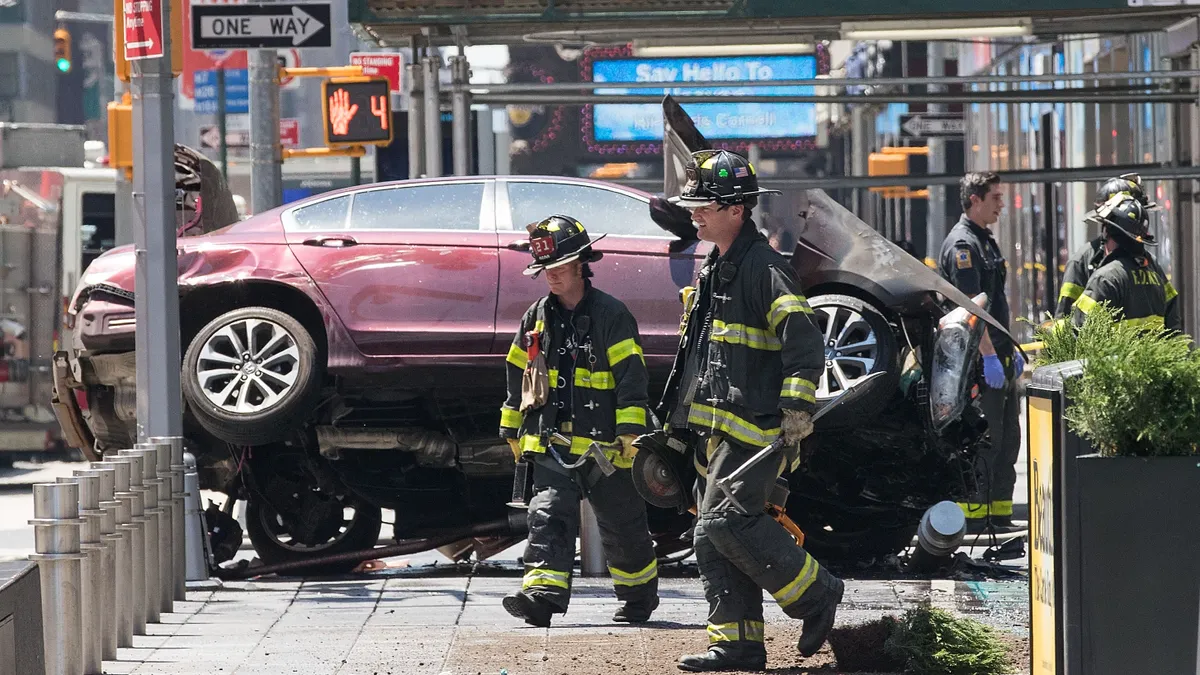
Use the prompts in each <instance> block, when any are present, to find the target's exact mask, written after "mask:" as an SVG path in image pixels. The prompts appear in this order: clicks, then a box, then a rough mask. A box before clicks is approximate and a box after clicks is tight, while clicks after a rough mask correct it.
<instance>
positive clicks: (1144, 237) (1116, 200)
mask: <svg viewBox="0 0 1200 675" xmlns="http://www.w3.org/2000/svg"><path fill="white" fill-rule="evenodd" d="M1087 218H1088V220H1089V221H1091V222H1093V223H1097V224H1099V225H1102V226H1103V227H1104V229H1105V230H1106V231H1107V232H1108V233H1109V234H1110V235H1112V236H1113V238H1114V239H1117V240H1118V241H1120V240H1121V239H1128V240H1131V241H1134V242H1137V243H1139V244H1145V245H1147V246H1155V245H1157V244H1158V242H1156V241H1154V236H1153V235H1151V234H1150V219H1149V218H1147V216H1146V207H1145V206H1143V205H1142V203H1141V202H1140V201H1138V199H1137V198H1136V197H1134V196H1132V195H1130V194H1128V193H1125V192H1120V193H1117V194H1115V195H1113V196H1112V197H1109V198H1108V201H1106V202H1104V203H1103V204H1101V205H1100V206H1099V207H1098V208H1097V209H1096V210H1095V211H1093V212H1092V213H1090V214H1088V216H1087Z"/></svg>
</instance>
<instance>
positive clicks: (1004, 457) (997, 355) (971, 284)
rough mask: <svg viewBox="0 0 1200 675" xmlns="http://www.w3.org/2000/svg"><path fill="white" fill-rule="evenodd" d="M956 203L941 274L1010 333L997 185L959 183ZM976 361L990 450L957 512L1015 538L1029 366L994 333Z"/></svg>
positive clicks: (972, 527)
mask: <svg viewBox="0 0 1200 675" xmlns="http://www.w3.org/2000/svg"><path fill="white" fill-rule="evenodd" d="M959 200H960V202H961V204H962V208H963V215H962V217H961V218H959V221H958V223H957V224H955V226H954V227H953V228H951V230H950V233H949V234H948V235H947V236H946V239H945V240H944V241H943V242H942V250H941V254H940V255H939V272H940V273H941V275H942V276H943V277H944V278H945V279H946V280H947V281H949V282H950V283H952V284H954V286H955V287H957V288H958V290H960V291H962V292H963V293H965V294H967V296H969V297H974V296H976V295H978V294H979V293H986V294H987V305H986V306H985V307H984V310H985V311H987V312H988V313H989V314H991V316H992V318H994V319H995V320H996V321H997V322H999V323H1000V325H1002V326H1004V327H1005V328H1008V326H1009V321H1010V319H1011V317H1010V315H1009V308H1008V295H1007V293H1006V291H1005V288H1004V283H1005V280H1006V278H1007V276H1008V264H1007V263H1006V262H1005V260H1004V255H1003V254H1002V253H1001V252H1000V246H999V244H997V243H996V239H995V238H994V237H993V235H992V230H991V229H990V228H991V226H992V225H994V224H996V222H998V221H999V220H1000V213H1001V211H1003V210H1004V195H1003V193H1002V192H1001V189H1000V177H999V176H997V175H996V174H994V173H968V174H967V175H965V176H963V178H962V180H961V181H960V191H959ZM979 353H980V354H981V355H982V357H983V359H982V361H983V364H982V365H983V379H984V384H985V385H986V386H985V387H984V388H983V392H982V395H981V397H980V398H981V406H982V408H983V415H984V417H985V418H986V419H987V422H988V430H989V433H990V436H991V442H990V443H988V444H985V446H984V447H982V448H980V452H979V456H978V459H977V462H978V464H977V467H976V468H977V471H976V476H977V478H978V481H977V484H976V490H975V493H974V494H973V495H970V496H969V497H968V500H969V501H967V502H965V503H961V502H960V503H959V506H961V507H962V509H963V512H964V513H965V514H966V517H967V532H969V533H972V534H979V533H982V532H986V531H989V530H990V531H994V532H1010V531H1014V530H1016V529H1017V528H1016V527H1015V526H1014V525H1013V522H1012V513H1013V510H1012V498H1013V489H1014V487H1015V486H1016V483H1017V470H1016V463H1017V455H1018V454H1019V453H1020V450H1021V435H1020V434H1021V422H1020V414H1021V412H1020V402H1019V398H1018V391H1017V389H1018V388H1017V386H1016V380H1017V378H1018V377H1020V376H1021V373H1022V372H1023V371H1024V370H1025V360H1024V359H1023V358H1022V356H1021V352H1020V351H1018V350H1016V349H1015V348H1014V345H1013V343H1012V341H1011V340H1009V338H1008V337H1006V336H1004V334H1003V333H1002V332H1001V331H999V330H997V329H995V328H992V327H991V326H988V328H987V330H986V331H984V333H983V338H982V340H981V341H980V345H979Z"/></svg>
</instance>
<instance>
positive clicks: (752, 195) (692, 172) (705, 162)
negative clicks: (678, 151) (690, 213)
mask: <svg viewBox="0 0 1200 675" xmlns="http://www.w3.org/2000/svg"><path fill="white" fill-rule="evenodd" d="M686 173H687V183H685V184H684V186H683V194H681V195H680V196H678V197H671V198H670V199H669V200H667V201H669V202H671V203H672V204H679V205H680V206H684V207H689V208H696V207H699V206H704V205H705V204H712V203H713V202H716V203H718V204H722V205H726V206H732V205H734V204H747V203H748V204H750V205H751V206H753V205H754V204H755V203H757V201H758V200H757V199H756V198H757V197H758V195H765V194H781V193H780V192H779V190H760V189H759V188H758V176H757V175H756V174H755V173H754V167H753V166H751V164H750V162H749V161H748V160H747V159H746V158H745V157H742V156H741V155H739V154H737V153H736V152H730V151H728V150H699V151H697V152H693V153H692V159H691V160H690V161H689V162H688V165H687V169H686Z"/></svg>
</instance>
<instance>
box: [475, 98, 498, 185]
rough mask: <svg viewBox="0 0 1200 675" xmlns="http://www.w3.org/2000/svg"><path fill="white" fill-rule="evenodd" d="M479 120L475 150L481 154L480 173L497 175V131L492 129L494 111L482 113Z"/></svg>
mask: <svg viewBox="0 0 1200 675" xmlns="http://www.w3.org/2000/svg"><path fill="white" fill-rule="evenodd" d="M478 119H479V124H477V125H476V134H475V148H476V149H477V151H478V153H479V173H481V174H484V175H489V174H494V173H496V131H495V129H494V128H493V127H492V111H491V110H490V109H489V110H483V111H481V112H480V113H479V118H478Z"/></svg>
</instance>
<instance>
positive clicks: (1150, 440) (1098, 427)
mask: <svg viewBox="0 0 1200 675" xmlns="http://www.w3.org/2000/svg"><path fill="white" fill-rule="evenodd" d="M1117 318H1119V314H1118V313H1117V312H1115V311H1114V310H1112V309H1111V308H1110V307H1109V306H1108V305H1107V303H1101V304H1100V305H1098V306H1097V307H1096V308H1095V309H1093V310H1092V312H1091V313H1089V314H1088V316H1087V319H1086V320H1085V322H1084V324H1083V326H1082V327H1080V328H1079V329H1078V330H1077V331H1076V330H1069V329H1058V330H1056V329H1054V328H1050V329H1041V330H1039V331H1038V337H1039V338H1040V339H1041V340H1042V343H1043V349H1042V353H1041V354H1040V355H1039V357H1038V359H1037V361H1036V362H1035V366H1041V365H1046V364H1051V363H1061V362H1064V361H1075V360H1080V361H1083V362H1084V365H1083V375H1082V376H1081V377H1078V378H1071V379H1069V380H1067V382H1066V388H1067V395H1068V396H1069V398H1070V399H1071V405H1070V406H1069V407H1068V409H1067V410H1066V411H1065V414H1064V416H1065V417H1066V419H1067V422H1068V424H1069V425H1070V428H1071V430H1072V431H1074V432H1075V433H1077V434H1079V435H1080V436H1081V437H1083V438H1086V439H1087V440H1088V441H1090V442H1091V444H1092V445H1093V446H1094V447H1095V448H1096V449H1097V450H1098V451H1099V452H1100V453H1101V454H1104V455H1108V456H1112V455H1129V456H1153V455H1196V454H1200V353H1198V352H1196V351H1193V350H1192V348H1191V339H1190V338H1189V337H1188V336H1186V335H1180V334H1177V333H1173V332H1170V331H1167V330H1163V329H1159V330H1147V329H1144V328H1138V327H1136V326H1132V325H1130V324H1127V323H1123V322H1120V321H1117V320H1116V319H1117Z"/></svg>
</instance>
